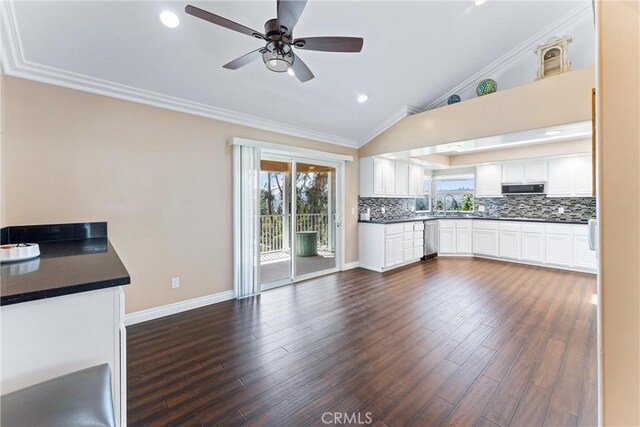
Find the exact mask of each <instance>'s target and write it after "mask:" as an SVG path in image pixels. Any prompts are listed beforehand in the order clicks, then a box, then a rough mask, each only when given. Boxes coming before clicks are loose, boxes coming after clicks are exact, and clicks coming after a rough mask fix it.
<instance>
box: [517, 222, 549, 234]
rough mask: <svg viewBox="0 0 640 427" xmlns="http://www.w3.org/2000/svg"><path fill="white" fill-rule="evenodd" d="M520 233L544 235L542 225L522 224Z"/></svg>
mask: <svg viewBox="0 0 640 427" xmlns="http://www.w3.org/2000/svg"><path fill="white" fill-rule="evenodd" d="M522 232H523V233H538V234H542V233H544V225H543V224H530V223H529V224H522Z"/></svg>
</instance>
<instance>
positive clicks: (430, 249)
mask: <svg viewBox="0 0 640 427" xmlns="http://www.w3.org/2000/svg"><path fill="white" fill-rule="evenodd" d="M423 255H424V257H423V258H422V259H429V258H433V257H435V256H437V255H438V221H425V222H424V253H423Z"/></svg>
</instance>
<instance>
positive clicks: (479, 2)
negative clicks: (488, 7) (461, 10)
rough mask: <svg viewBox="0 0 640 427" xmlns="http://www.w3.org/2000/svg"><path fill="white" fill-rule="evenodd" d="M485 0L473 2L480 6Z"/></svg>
mask: <svg viewBox="0 0 640 427" xmlns="http://www.w3.org/2000/svg"><path fill="white" fill-rule="evenodd" d="M486 2H487V0H474V3H475V4H476V6H482V5H483V4H485V3H486Z"/></svg>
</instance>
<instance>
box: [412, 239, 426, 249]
mask: <svg viewBox="0 0 640 427" xmlns="http://www.w3.org/2000/svg"><path fill="white" fill-rule="evenodd" d="M423 243H424V240H422V239H415V240H414V241H413V246H414V247H418V246H419V247H422V246H423Z"/></svg>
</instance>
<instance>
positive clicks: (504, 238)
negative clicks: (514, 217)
mask: <svg viewBox="0 0 640 427" xmlns="http://www.w3.org/2000/svg"><path fill="white" fill-rule="evenodd" d="M504 225H505V227H502V224H500V241H499V242H498V247H499V248H500V258H510V259H518V258H520V245H521V243H520V225H518V224H507V223H505V224H504Z"/></svg>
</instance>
